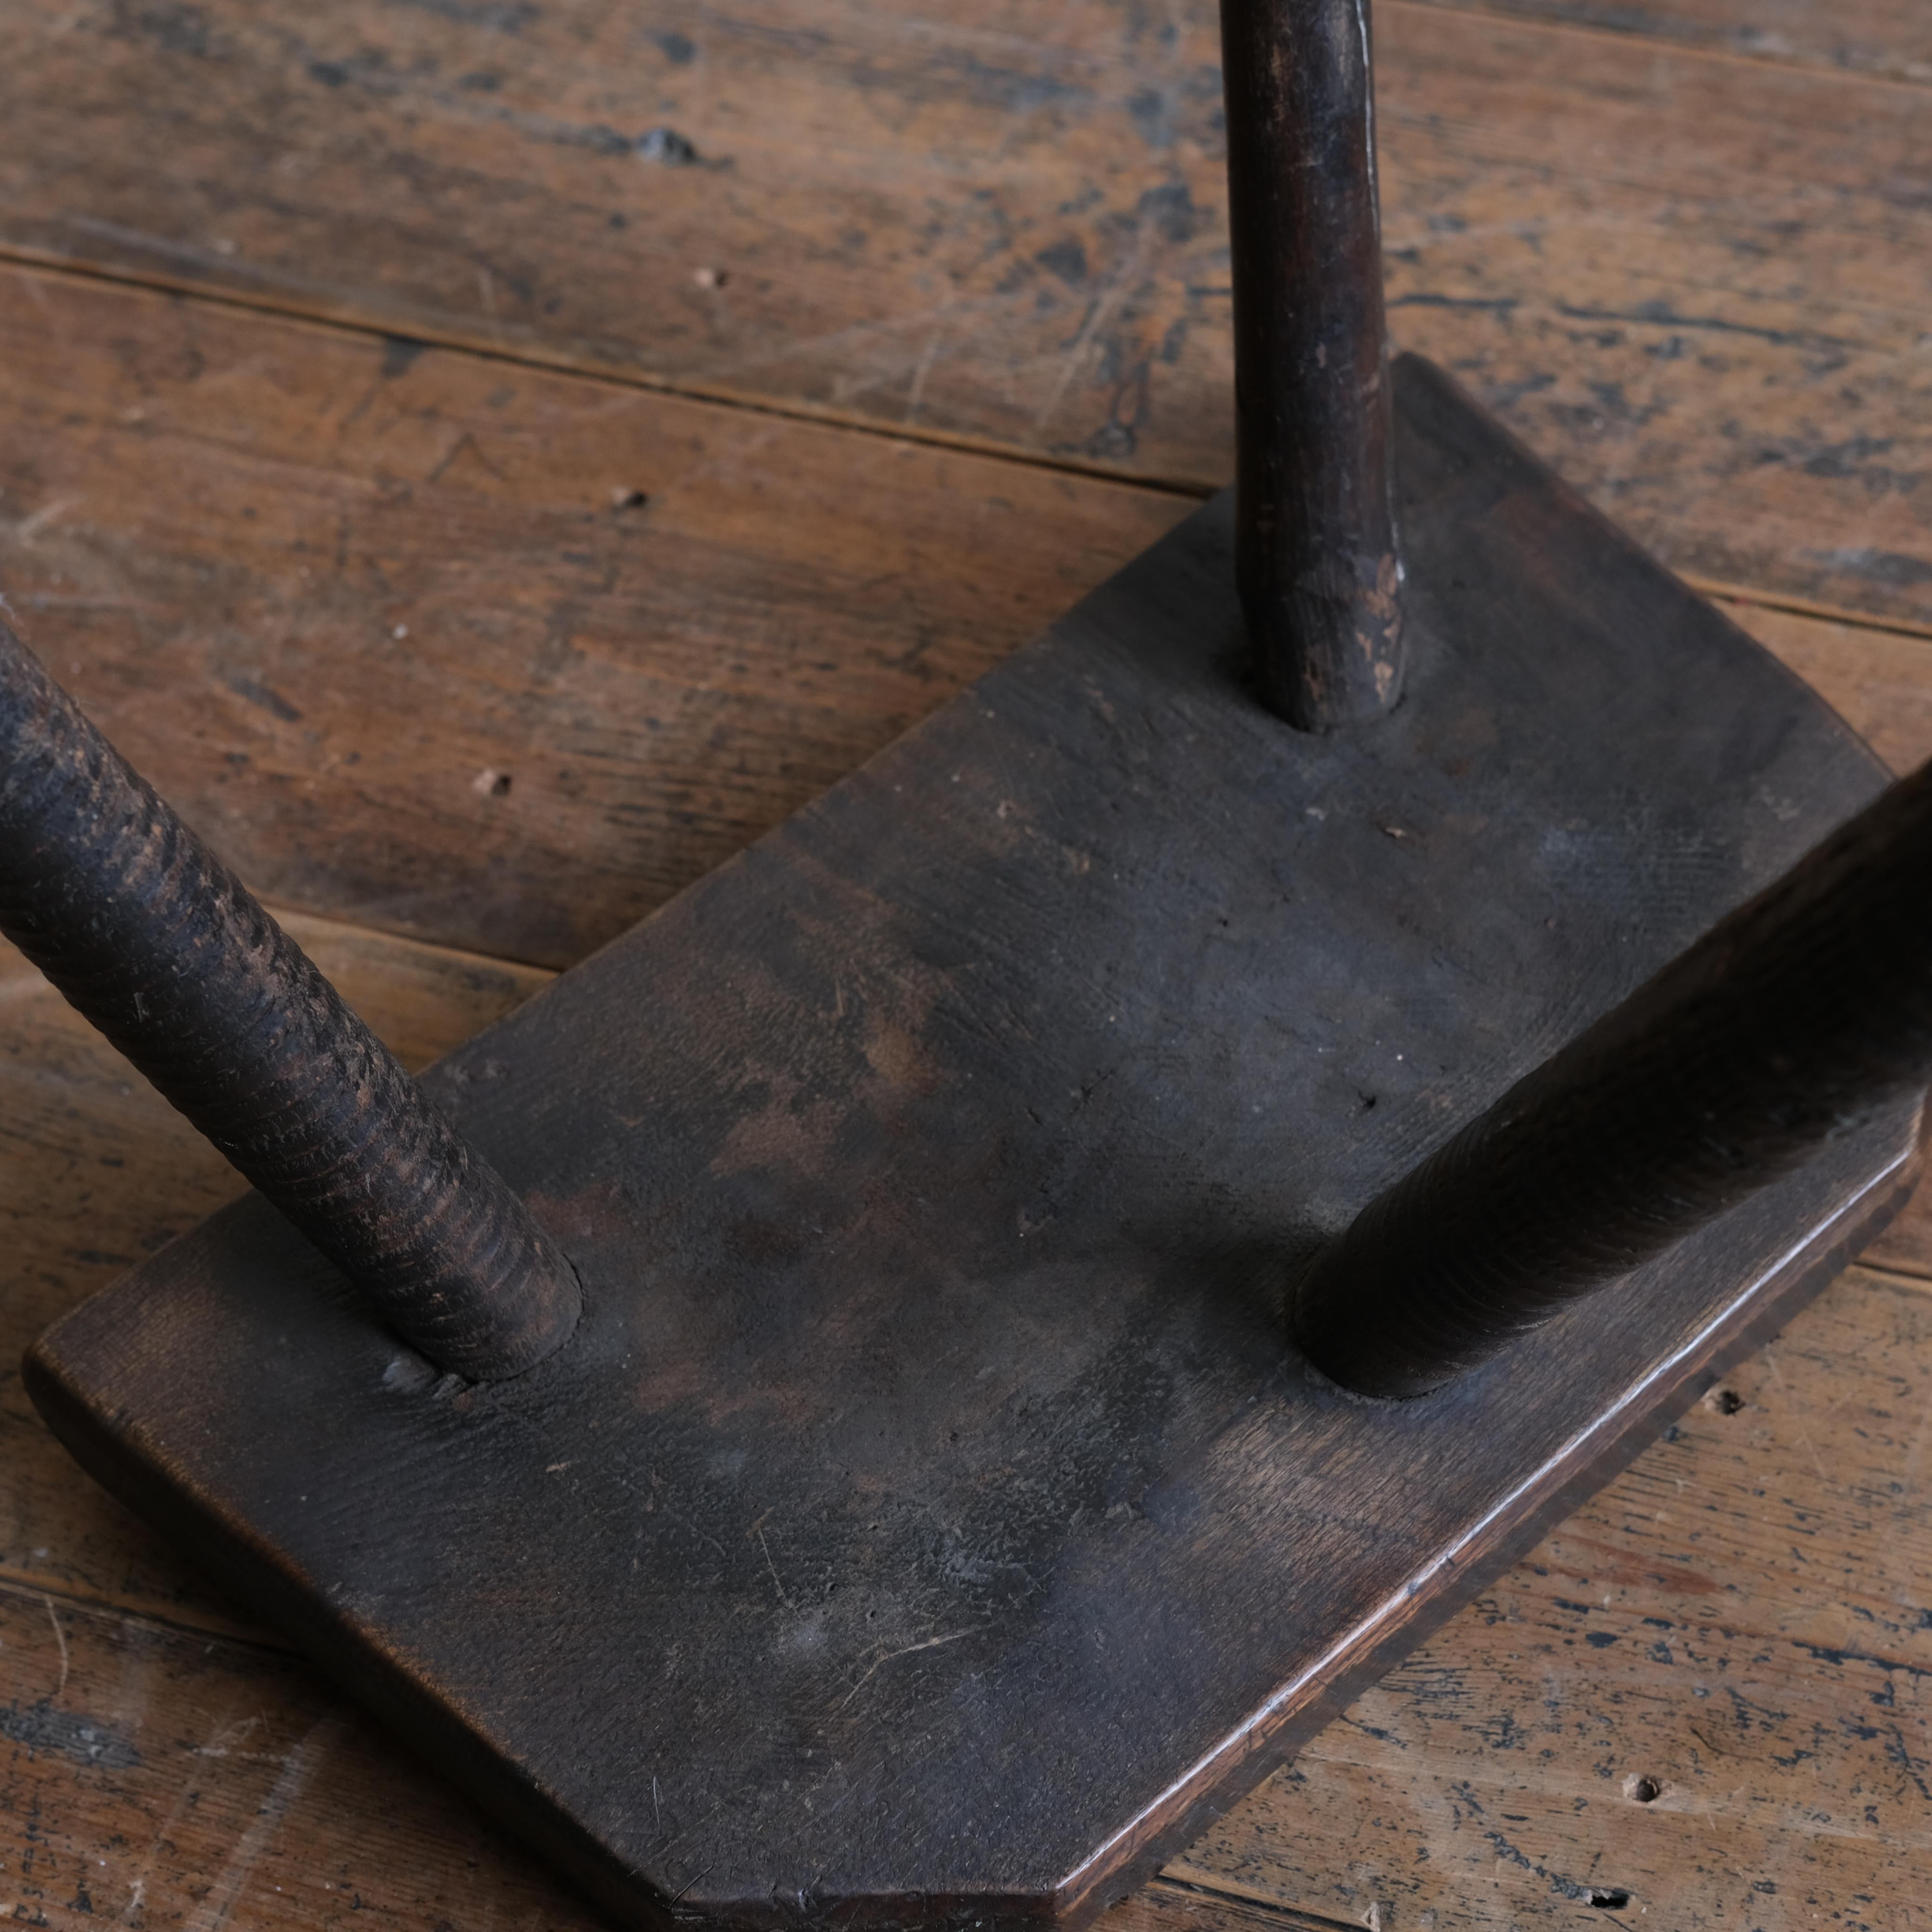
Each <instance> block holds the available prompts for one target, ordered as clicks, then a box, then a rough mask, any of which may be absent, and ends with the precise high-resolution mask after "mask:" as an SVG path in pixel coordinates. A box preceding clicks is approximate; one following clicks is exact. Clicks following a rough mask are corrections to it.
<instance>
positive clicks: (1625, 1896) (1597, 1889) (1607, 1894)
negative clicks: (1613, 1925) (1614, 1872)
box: [1589, 1885, 1630, 1912]
mask: <svg viewBox="0 0 1932 1932" xmlns="http://www.w3.org/2000/svg"><path fill="white" fill-rule="evenodd" d="M1589 1902H1590V1903H1592V1905H1596V1906H1601V1907H1602V1908H1603V1909H1604V1911H1606V1912H1621V1911H1622V1909H1624V1907H1625V1906H1627V1905H1628V1904H1629V1903H1630V1894H1629V1893H1628V1892H1627V1891H1623V1890H1622V1889H1621V1888H1619V1887H1616V1886H1613V1885H1592V1886H1591V1888H1590V1890H1589Z"/></svg>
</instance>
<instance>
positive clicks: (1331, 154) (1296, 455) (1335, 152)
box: [1221, 0, 1403, 731]
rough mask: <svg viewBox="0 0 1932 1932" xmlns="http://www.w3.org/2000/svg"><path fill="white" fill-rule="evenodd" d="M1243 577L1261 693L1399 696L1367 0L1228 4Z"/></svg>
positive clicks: (1384, 701)
mask: <svg viewBox="0 0 1932 1932" xmlns="http://www.w3.org/2000/svg"><path fill="white" fill-rule="evenodd" d="M1221 35H1222V48H1223V74H1224V76H1225V81H1226V92H1227V110H1228V222H1229V241H1230V243H1231V245H1232V250H1233V261H1234V290H1235V422H1236V433H1237V437H1238V462H1237V475H1236V484H1235V499H1236V517H1237V536H1236V570H1237V573H1238V578H1239V581H1240V587H1241V607H1242V610H1243V612H1244V616H1245V618H1246V620H1247V628H1248V635H1249V637H1250V641H1251V642H1252V643H1253V647H1254V651H1255V655H1256V660H1257V664H1258V668H1259V673H1260V676H1261V681H1262V691H1263V694H1264V695H1265V697H1266V698H1267V700H1268V703H1270V704H1271V705H1272V706H1274V708H1275V709H1277V710H1278V711H1280V712H1281V714H1282V715H1283V716H1284V717H1285V718H1287V719H1288V720H1289V722H1290V723H1291V724H1295V725H1298V726H1299V727H1301V729H1302V730H1307V731H1330V730H1335V729H1337V727H1342V726H1346V725H1349V724H1360V723H1362V722H1364V721H1367V720H1368V719H1370V718H1378V717H1379V716H1381V715H1382V713H1383V712H1385V711H1387V710H1388V709H1389V708H1390V707H1391V706H1392V705H1394V703H1395V702H1396V700H1397V699H1398V698H1399V697H1400V696H1401V694H1402V679H1403V635H1402V614H1401V607H1400V605H1401V597H1400V586H1401V575H1402V572H1401V564H1400V550H1399V548H1398V546H1397V532H1396V520H1395V502H1394V478H1393V472H1392V468H1391V463H1392V453H1393V446H1392V436H1393V417H1392V405H1391V394H1390V389H1389V380H1388V338H1387V334H1386V332H1385V326H1384V320H1383V314H1382V233H1381V221H1380V217H1379V212H1378V209H1377V204H1376V153H1375V113H1374V104H1373V84H1372V83H1373V77H1372V74H1371V71H1370V52H1369V8H1368V0H1223V5H1222V8H1221Z"/></svg>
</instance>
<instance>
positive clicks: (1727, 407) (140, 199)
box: [0, 0, 1932, 621]
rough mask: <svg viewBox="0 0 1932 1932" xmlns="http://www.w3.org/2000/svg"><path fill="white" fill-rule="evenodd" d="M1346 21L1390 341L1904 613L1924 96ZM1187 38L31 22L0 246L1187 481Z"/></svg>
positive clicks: (1913, 548) (1224, 415)
mask: <svg viewBox="0 0 1932 1932" xmlns="http://www.w3.org/2000/svg"><path fill="white" fill-rule="evenodd" d="M1379 33H1380V39H1381V53H1382V60H1381V74H1380V110H1379V125H1380V128H1381V133H1382V155H1383V164H1384V165H1383V180H1384V196H1385V211H1386V222H1385V229H1386V237H1385V239H1386V242H1387V245H1388V264H1389V274H1390V295H1391V315H1392V320H1393V324H1394V329H1395V332H1396V335H1397V341H1398V343H1399V344H1400V345H1401V346H1403V347H1411V348H1416V349H1420V350H1423V351H1424V353H1427V354H1429V355H1430V356H1433V357H1434V358H1436V359H1438V360H1439V361H1442V362H1445V363H1446V364H1447V365H1449V366H1450V367H1451V368H1453V369H1454V370H1455V371H1457V372H1458V373H1459V374H1461V375H1463V377H1465V378H1466V380H1468V381H1469V382H1470V383H1472V385H1473V386H1475V388H1476V389H1477V390H1478V392H1479V394H1480V395H1481V396H1482V397H1483V398H1484V399H1485V400H1486V401H1488V402H1490V404H1493V406H1494V407H1496V408H1497V409H1498V410H1500V411H1501V412H1502V414H1503V415H1504V416H1505V419H1507V420H1508V422H1510V423H1511V425H1514V427H1515V428H1517V429H1518V430H1520V431H1521V432H1522V433H1523V434H1524V435H1526V437H1528V439H1529V440H1530V441H1531V442H1532V444H1534V445H1535V446H1536V447H1537V448H1538V449H1539V451H1540V452H1541V453H1542V454H1544V455H1546V456H1547V457H1548V458H1550V459H1551V460H1553V461H1554V462H1555V463H1556V464H1557V466H1559V468H1560V469H1562V471H1563V472H1565V474H1566V475H1568V476H1569V477H1570V478H1572V479H1573V480H1574V481H1576V482H1577V484H1579V485H1580V486H1581V487H1584V488H1585V489H1586V490H1589V492H1590V493H1592V495H1593V496H1595V499H1596V500H1597V501H1598V502H1599V503H1601V505H1603V506H1604V507H1605V508H1607V509H1608V510H1610V511H1611V512H1612V513H1613V514H1615V515H1616V516H1617V517H1619V518H1620V519H1621V520H1624V521H1625V523H1627V524H1628V526H1629V527H1630V528H1631V529H1632V530H1633V531H1634V532H1635V533H1636V534H1637V535H1638V536H1640V538H1643V540H1645V541H1647V542H1649V543H1650V544H1652V545H1653V546H1654V547H1656V548H1657V549H1658V550H1659V551H1660V552H1661V553H1662V554H1663V555H1664V556H1665V557H1666V558H1667V559H1668V560H1670V561H1671V562H1673V563H1675V564H1676V565H1679V567H1682V568H1688V569H1692V570H1695V571H1700V572H1702V573H1703V574H1705V575H1706V576H1707V577H1713V578H1719V579H1723V580H1728V581H1733V582H1736V583H1747V584H1755V585H1761V586H1770V587H1772V588H1775V589H1779V590H1780V591H1781V592H1784V593H1785V594H1787V595H1794V596H1797V595H1802V596H1805V597H1809V598H1814V599H1817V600H1822V601H1828V602H1831V603H1834V604H1839V605H1842V606H1844V607H1849V608H1854V609H1858V610H1869V611H1873V612H1877V613H1889V614H1891V615H1893V616H1900V617H1906V618H1909V619H1914V620H1916V621H1924V620H1925V619H1927V617H1928V616H1932V534H1928V527H1927V518H1928V515H1932V511H1928V508H1927V505H1928V504H1932V491H1927V490H1926V489H1925V488H1924V487H1922V485H1923V483H1924V478H1925V476H1926V475H1927V465H1928V461H1929V460H1932V457H1928V451H1932V353H1928V347H1927V344H1928V338H1927V332H1926V330H1925V327H1924V315H1925V311H1926V305H1927V295H1928V290H1932V204H1928V203H1927V200H1926V199H1925V197H1924V196H1923V195H1922V194H1921V193H1918V191H1917V190H1915V188H1914V187H1913V185H1912V184H1914V183H1915V182H1918V181H1922V179H1923V178H1924V177H1925V175H1926V174H1927V171H1928V169H1932V115H1927V114H1926V113H1924V111H1923V110H1924V97H1923V95H1922V94H1921V92H1920V91H1919V90H1918V89H1915V88H1909V87H1899V86H1892V85H1888V84H1885V83H1879V82H1873V81H1867V80H1862V79H1859V78H1857V77H1852V76H1847V75H1844V74H1839V73H1836V72H1826V71H1817V70H1812V69H1807V68H1784V67H1781V66H1779V65H1774V64H1769V63H1754V64H1749V65H1747V66H1745V67H1742V68H1741V66H1740V64H1739V63H1738V62H1734V61H1730V60H1726V59H1721V58H1712V57H1711V56H1709V55H1706V54H1703V53H1700V52H1697V51H1695V50H1694V49H1682V48H1679V47H1676V46H1670V45H1667V44H1662V45H1661V44H1660V43H1658V41H1657V40H1655V39H1651V38H1644V37H1632V36H1629V35H1622V34H1607V33H1585V32H1580V31H1578V30H1577V29H1575V28H1571V27H1568V26H1546V25H1541V24H1537V23H1527V22H1520V21H1515V20H1508V19H1505V18H1503V17H1499V16H1497V15H1496V14H1494V13H1482V12H1465V11H1460V10H1442V9H1439V8H1436V7H1430V6H1421V5H1414V4H1411V3H1410V0H1388V4H1386V5H1385V6H1383V7H1382V8H1380V9H1379ZM1217 60H1218V50H1217V41H1216V34H1215V28H1214V7H1213V5H1212V4H1211V0H1188V4H1187V5H1186V6H1185V7H1181V8H1178V9H1177V10H1175V11H1172V12H1171V13H1165V14H1163V15H1161V16H1160V17H1156V16H1155V15H1154V14H1152V13H1149V12H1148V10H1146V9H1145V7H1140V6H1139V5H1132V4H1129V0H1106V4H1104V5H1096V6H1093V7H1082V8H1078V9H1074V10H1063V11H1061V12H1060V13H1056V14H1045V13H1042V12H1041V10H1039V9H1038V8H1035V7H1021V6H1019V5H1016V4H1014V0H978V4H976V5H974V6H973V7H971V8H970V9H962V8H960V7H958V6H956V5H952V4H950V0H903V4H900V5H895V6H894V7H891V8H885V9H882V8H878V7H869V6H866V5H862V4H860V0H840V4H836V5H832V4H828V0H766V4H764V5H761V6H760V7H758V8H757V10H754V11H750V12H738V13H729V14H723V15H721V14H718V13H715V12H714V11H712V10H708V9H706V8H704V7H700V6H699V5H697V4H695V0H650V4H649V5H643V6H640V7H629V8H623V9H619V10H616V11H612V10H608V9H606V8H604V7H599V6H598V5H595V4H593V0H515V4H502V5H465V6H462V7H453V6H437V7H430V6H426V5H422V6H394V5H381V4H378V0H355V4H351V5H344V6H341V7H332V8H329V9H327V10H320V11H317V10H311V12H310V13H307V14H305V15H302V16H301V17H294V16H290V15H289V14H287V13H286V12H285V11H284V10H278V9H274V8H270V7H264V6H262V5H260V4H258V0H207V4H202V5H192V6H190V5H185V4H182V0H146V4H139V5H136V4H133V0H79V4H77V5H74V4H70V0H31V4H23V5H20V6H19V7H16V8H14V9H13V10H10V12H9V13H8V14H7V17H6V18H5V21H4V23H0V74H5V76H6V83H5V95H4V98H5V105H6V108H7V126H8V130H9V133H8V139H7V142H6V143H5V154H4V157H0V208H4V210H5V212H4V214H0V242H5V244H7V245H10V246H12V247H13V248H17V249H21V250H27V251H37V252H39V253H40V254H44V255H49V256H52V257H59V258H62V259H65V260H74V261H77V262H88V263H95V264H99V265H101V266H105V267H107V268H108V269H112V270H113V271H114V272H117V273H125V274H130V275H137V276H145V277H150V278H158V279H160V280H163V281H173V282H175V283H178V284H188V285H193V286H200V287H211V288H218V289H222V290H226V291H229V292H230V293H233V294H235V295H236V296H239V297H241V298H242V299H247V300H251V301H260V302H270V303H273V304H277V305H282V306H284V307H289V308H296V309H299V310H301V311H305V312H313V313H326V314H335V315H341V316H346V317H355V318H356V319H358V320H362V321H364V322H365V323H373V324H374V325H375V326H378V327H381V328H383V329H392V330H396V331H399V332H419V333H428V334H431V335H437V336H438V337H440V338H451V339H455V340H459V341H464V342H468V343H472V344H481V345H485V346H490V347H499V348H502V349H505V350H511V351H513V352H514V353H517V354H519V355H526V356H538V357H543V358H550V359H561V360H563V361H565V362H571V363H574V364H576V365H581V366H586V367H592V368H604V369H609V370H616V371H625V372H629V373H631V374H635V375H637V376H640V377H643V378H645V379H647V380H652V381H658V382H667V383H675V384H679V385H683V386H690V387H694V388H696V389H703V390H706V391H708V392H720V393H726V392H728V393H731V394H736V395H748V396H757V397H760V398H768V399H769V400H771V401H774V402H776V403H778V404H781V405H782V406H784V407H806V408H814V409H826V410H835V411H837V412H840V413H844V414H845V415H847V416H851V417H854V418H863V419H868V420H870V421H872V422H877V423H880V424H883V425H891V426H893V427H904V428H907V429H910V430H913V431H919V432H922V433H925V432H935V433H940V434H947V435H953V436H963V437H972V438H980V439H990V440H993V441H995V442H997V443H1001V444H1002V445H1004V446H1011V447H1013V448H1016V449H1025V450H1027V451H1030V452H1037V453H1039V454H1041V455H1047V456H1049V457H1052V458H1055V459H1058V460H1073V461H1078V462H1080V463H1094V464H1100V465H1103V466H1113V467H1116V468H1119V469H1124V470H1129V471H1132V472H1136V473H1139V474H1142V475H1154V476H1164V477H1169V478H1184V479H1187V481H1190V483H1192V484H1195V485H1196V486H1200V487H1205V486H1208V485H1210V484H1218V483H1220V482H1221V481H1224V480H1225V479H1226V476H1227V475H1228V474H1229V469H1230V450H1231V402H1230V386H1229V367H1230V357H1229V341H1228V332H1229V307H1228V286H1229V284H1228V269H1227V248H1226V235H1225V229H1224V220H1223V203H1224V194H1223V185H1222V178H1221V176H1222V169H1223V154H1222V136H1221V133H1220V77H1219V71H1218V67H1217ZM1741 72H1742V73H1744V74H1745V75H1746V76H1747V78H1748V84H1742V83H1741V82H1740V80H1739V74H1740V73H1741Z"/></svg>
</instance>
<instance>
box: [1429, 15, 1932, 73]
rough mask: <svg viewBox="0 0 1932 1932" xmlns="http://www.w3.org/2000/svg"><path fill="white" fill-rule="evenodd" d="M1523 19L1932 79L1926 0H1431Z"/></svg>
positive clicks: (1931, 31)
mask: <svg viewBox="0 0 1932 1932" xmlns="http://www.w3.org/2000/svg"><path fill="white" fill-rule="evenodd" d="M1433 4H1436V5H1443V6H1448V7H1457V8H1459V9H1461V10H1469V9H1470V8H1472V7H1477V8H1481V9H1482V10H1485V11H1487V12H1491V13H1506V14H1509V15H1511V16H1512V17H1514V18H1516V19H1518V20H1549V21H1562V22H1565V23H1568V24H1569V25H1571V26H1581V27H1595V28H1601V29H1604V31H1608V32H1610V33H1617V34H1643V35H1646V36H1647V37H1651V38H1653V39H1657V40H1674V41H1677V42H1679V43H1682V44H1685V45H1686V46H1696V47H1704V48H1709V49H1713V50H1715V51H1717V52H1724V53H1730V54H1740V55H1745V56H1746V57H1747V58H1751V59H1755V60H1771V61H1790V62H1804V63H1806V64H1808V65H1814V66H1818V67H1828V68H1842V69H1844V70H1846V71H1849V72H1851V73H1853V74H1876V75H1880V76H1882V77H1885V78H1886V79H1888V80H1904V81H1910V82H1913V83H1922V82H1925V81H1932V13H1928V12H1927V10H1926V8H1925V7H1924V6H1923V5H1921V4H1920V0H1830V4H1829V5H1820V4H1819V0H1433Z"/></svg>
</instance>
